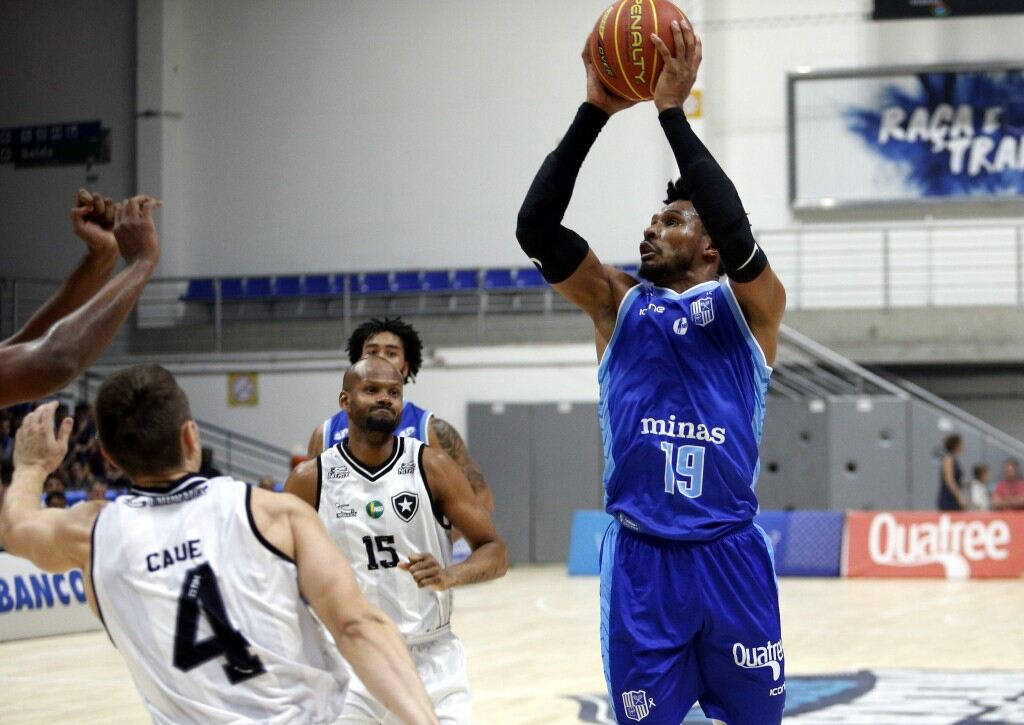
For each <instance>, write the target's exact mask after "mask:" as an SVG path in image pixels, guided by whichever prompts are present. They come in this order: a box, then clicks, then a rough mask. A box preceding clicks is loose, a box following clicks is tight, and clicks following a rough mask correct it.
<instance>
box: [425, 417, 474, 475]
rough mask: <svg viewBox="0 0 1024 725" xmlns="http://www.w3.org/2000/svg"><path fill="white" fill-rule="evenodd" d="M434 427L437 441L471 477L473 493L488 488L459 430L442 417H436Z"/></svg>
mask: <svg viewBox="0 0 1024 725" xmlns="http://www.w3.org/2000/svg"><path fill="white" fill-rule="evenodd" d="M433 427H434V435H436V436H437V442H438V443H439V444H440V445H441V448H443V449H444V452H445V453H447V454H448V455H449V456H450V457H451V459H452V460H453V461H455V462H456V463H457V464H459V468H461V469H462V471H463V473H465V474H466V478H467V479H469V485H470V486H471V487H472V488H473V493H479V492H480V491H485V490H487V482H486V481H485V480H484V473H483V471H481V470H480V466H478V465H477V462H476V461H474V460H473V458H472V457H471V456H470V455H469V451H467V450H466V442H465V441H464V440H462V436H460V435H459V432H458V431H457V430H455V428H453V427H452V426H451V424H450V423H449V422H448V421H446V420H443V419H441V418H434V423H433Z"/></svg>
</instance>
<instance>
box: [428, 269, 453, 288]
mask: <svg viewBox="0 0 1024 725" xmlns="http://www.w3.org/2000/svg"><path fill="white" fill-rule="evenodd" d="M451 289H452V278H451V276H450V275H449V274H448V270H444V271H443V272H442V271H439V270H434V271H431V272H424V273H423V291H424V292H447V291H450V290H451Z"/></svg>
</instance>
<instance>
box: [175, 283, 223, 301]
mask: <svg viewBox="0 0 1024 725" xmlns="http://www.w3.org/2000/svg"><path fill="white" fill-rule="evenodd" d="M214 296H215V293H214V291H213V280H212V279H190V280H189V281H188V287H187V288H186V289H185V294H184V295H182V297H181V299H182V301H184V302H209V301H210V300H212V299H213V298H214Z"/></svg>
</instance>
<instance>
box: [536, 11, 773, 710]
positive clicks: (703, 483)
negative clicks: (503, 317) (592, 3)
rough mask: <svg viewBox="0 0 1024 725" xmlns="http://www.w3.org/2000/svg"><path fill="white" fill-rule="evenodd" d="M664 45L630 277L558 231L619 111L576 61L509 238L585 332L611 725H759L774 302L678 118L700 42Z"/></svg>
mask: <svg viewBox="0 0 1024 725" xmlns="http://www.w3.org/2000/svg"><path fill="white" fill-rule="evenodd" d="M672 34H673V36H674V38H675V47H676V53H675V55H673V54H672V53H671V52H670V51H669V50H668V48H667V47H666V45H665V44H664V43H662V42H661V41H660V40H657V42H656V43H655V44H656V45H657V47H658V50H659V52H660V54H661V57H662V60H664V63H665V66H664V72H663V73H662V75H661V77H660V79H659V80H658V83H657V84H656V87H655V96H654V103H655V105H656V106H657V108H658V111H659V120H660V122H661V126H662V129H663V130H664V132H665V135H666V136H667V138H668V141H669V145H670V146H671V148H672V151H673V152H674V154H675V157H676V161H677V162H678V164H679V168H680V171H681V174H682V178H681V179H680V180H679V181H678V182H677V183H675V184H671V185H670V188H669V193H668V199H667V200H666V201H665V205H664V206H663V207H662V208H661V209H659V210H658V211H656V212H655V213H654V216H653V217H652V218H651V221H650V224H648V225H647V226H646V228H645V229H644V232H643V240H642V241H641V243H640V262H641V265H640V270H639V273H640V277H642V278H643V279H642V280H637V279H634V278H633V277H631V276H630V275H628V274H626V273H624V272H622V271H619V270H617V269H615V268H614V267H609V266H603V265H602V264H601V263H600V262H599V261H598V259H597V257H596V256H595V255H594V253H593V252H592V251H591V250H590V249H589V247H588V246H587V243H586V242H585V241H584V240H583V239H582V238H581V237H580V236H579V235H578V234H576V233H574V232H572V231H571V230H569V229H567V228H565V227H564V226H562V225H561V220H562V217H563V215H564V213H565V210H566V207H567V206H568V204H569V199H570V197H571V195H572V190H573V186H574V184H575V179H576V176H577V173H578V172H579V169H580V166H581V165H582V163H583V160H584V158H585V156H586V155H587V152H588V151H589V149H590V147H591V145H592V144H593V142H594V141H595V139H596V138H597V135H598V133H599V132H600V130H601V128H602V127H603V126H604V124H605V123H606V122H607V120H608V117H609V116H611V115H612V114H614V113H616V112H618V111H621V110H623V109H624V108H627V107H628V106H630V105H632V104H631V103H630V102H627V101H623V100H620V99H618V98H617V97H615V96H613V95H611V93H610V92H607V91H606V90H605V89H604V87H603V86H602V85H601V83H600V81H599V79H598V76H597V72H596V69H594V68H593V67H592V66H591V65H590V63H589V62H588V60H587V54H586V53H585V54H584V62H585V63H586V64H587V66H586V68H587V102H586V103H584V104H583V105H582V106H581V107H580V109H579V111H578V112H577V114H576V119H575V120H574V121H573V123H572V126H570V128H569V131H568V132H567V133H566V134H565V136H564V138H563V139H562V141H561V142H560V143H559V145H558V147H557V148H556V149H555V151H554V152H553V153H551V154H550V155H549V156H548V157H547V159H546V160H545V161H544V164H543V165H542V166H541V169H540V171H539V173H538V174H537V177H536V179H535V180H534V182H533V185H532V187H531V188H530V191H529V193H528V195H527V197H526V200H525V202H524V203H523V206H522V209H521V210H520V212H519V224H518V230H517V236H518V239H519V242H520V244H521V246H522V247H523V249H524V250H525V252H526V253H527V254H528V255H529V256H530V257H531V258H532V259H533V261H534V262H535V263H536V265H537V267H538V268H539V269H540V270H541V272H542V273H543V274H544V276H545V278H546V279H547V280H548V281H549V282H551V283H552V284H553V285H554V286H555V288H556V289H557V290H558V291H559V292H560V293H561V294H562V295H563V296H564V297H565V298H566V299H568V300H569V301H571V302H573V303H575V304H576V305H577V306H578V307H580V308H581V309H582V310H583V311H584V312H586V313H587V314H588V315H589V316H590V317H591V319H592V320H593V322H594V328H595V333H596V341H597V354H598V358H599V359H600V365H599V367H598V380H599V382H600V389H601V403H600V417H601V430H602V434H603V439H604V451H605V458H606V465H605V490H606V504H607V511H608V512H609V513H610V514H611V515H612V516H613V517H614V519H615V520H614V522H613V523H612V524H611V526H610V527H609V529H608V531H607V532H606V534H605V538H604V542H603V546H602V560H601V614H602V626H601V639H602V647H603V655H604V666H605V676H606V679H607V681H608V687H609V691H610V694H611V698H612V702H613V704H614V707H615V712H616V716H617V718H618V721H619V722H629V721H638V720H643V722H644V723H665V724H670V725H678V723H679V722H680V721H681V720H682V719H683V717H684V716H685V715H686V713H687V712H688V711H689V709H690V707H691V706H692V704H693V702H694V701H695V700H699V701H700V704H701V706H702V708H703V710H704V712H705V713H706V714H707V715H708V716H709V717H712V718H717V719H718V720H721V721H725V722H727V723H729V725H769V724H770V723H778V722H780V720H781V717H782V709H783V704H784V698H785V696H784V694H783V693H784V692H785V684H784V683H785V679H784V675H783V650H782V643H781V634H780V623H779V605H778V592H777V588H776V581H775V575H774V567H773V563H772V552H771V546H770V544H769V543H768V541H767V538H766V536H765V534H764V532H763V531H761V530H760V529H758V528H757V527H755V526H754V525H753V523H752V522H753V518H754V514H755V513H756V512H757V500H756V498H755V496H754V483H755V482H756V480H757V475H758V468H759V465H758V441H759V439H760V436H761V427H762V422H763V418H764V404H765V392H766V389H767V384H768V377H769V374H770V372H771V368H770V367H769V365H770V364H771V362H772V360H773V358H774V356H775V351H776V335H777V331H778V328H779V325H780V322H781V318H782V313H783V309H784V307H785V292H784V291H783V288H782V285H781V284H780V282H779V280H778V279H777V278H776V276H775V274H774V273H773V272H772V270H771V268H770V267H769V266H768V261H767V259H766V257H765V255H764V253H763V252H762V251H761V250H760V249H759V248H758V246H757V244H756V243H755V241H754V238H753V236H752V234H751V231H750V226H749V224H748V223H747V218H746V213H745V212H744V210H743V206H742V205H741V203H740V200H739V197H738V196H737V194H736V190H735V188H734V187H733V185H732V182H731V181H730V180H729V178H728V177H727V176H726V175H725V173H724V172H723V171H722V169H721V168H720V167H719V166H718V164H717V163H716V162H715V160H714V159H713V158H712V157H711V154H710V153H709V152H708V150H707V149H706V148H705V147H704V145H703V144H702V143H701V142H700V141H699V140H698V138H697V136H696V135H695V134H694V132H693V130H692V129H691V128H690V126H689V124H688V123H687V120H686V117H685V116H684V115H683V111H682V105H683V101H684V100H685V99H686V97H687V96H688V95H689V92H690V89H691V87H692V86H693V82H694V79H695V77H696V73H697V68H698V66H699V65H700V60H701V45H700V41H699V40H698V39H697V38H696V36H695V35H694V32H693V29H692V28H691V27H690V25H689V23H688V22H683V23H682V24H681V26H680V24H679V23H673V28H672ZM654 37H656V36H654ZM653 39H654V38H652V40H653ZM720 269H722V270H724V273H725V274H726V275H727V276H728V280H725V281H720V280H719V270H720Z"/></svg>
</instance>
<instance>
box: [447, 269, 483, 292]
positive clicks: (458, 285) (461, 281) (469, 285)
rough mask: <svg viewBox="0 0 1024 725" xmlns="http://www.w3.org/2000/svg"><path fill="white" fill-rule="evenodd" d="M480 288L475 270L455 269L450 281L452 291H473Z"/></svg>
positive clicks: (478, 276) (478, 277)
mask: <svg viewBox="0 0 1024 725" xmlns="http://www.w3.org/2000/svg"><path fill="white" fill-rule="evenodd" d="M479 288H480V275H479V274H478V273H477V271H476V270H475V269H457V270H455V274H454V275H453V279H452V289H457V290H475V289H479Z"/></svg>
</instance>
